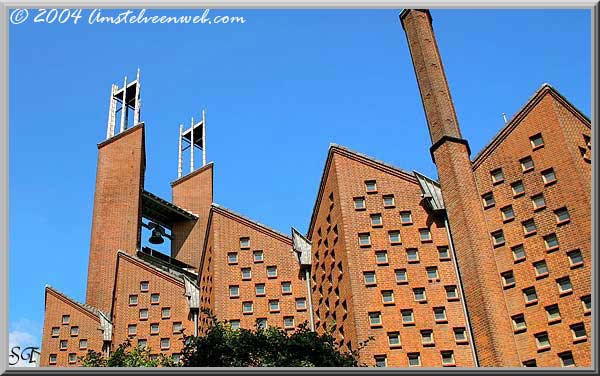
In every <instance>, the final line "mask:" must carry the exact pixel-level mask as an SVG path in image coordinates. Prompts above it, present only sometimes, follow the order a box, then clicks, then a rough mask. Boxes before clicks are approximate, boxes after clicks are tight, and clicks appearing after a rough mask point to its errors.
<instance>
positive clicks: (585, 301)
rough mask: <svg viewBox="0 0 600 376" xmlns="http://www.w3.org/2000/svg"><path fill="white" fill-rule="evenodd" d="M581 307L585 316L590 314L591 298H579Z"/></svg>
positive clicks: (587, 296) (589, 296)
mask: <svg viewBox="0 0 600 376" xmlns="http://www.w3.org/2000/svg"><path fill="white" fill-rule="evenodd" d="M581 305H582V306H583V312H584V313H585V314H587V313H590V312H592V296H591V295H586V296H582V297H581Z"/></svg>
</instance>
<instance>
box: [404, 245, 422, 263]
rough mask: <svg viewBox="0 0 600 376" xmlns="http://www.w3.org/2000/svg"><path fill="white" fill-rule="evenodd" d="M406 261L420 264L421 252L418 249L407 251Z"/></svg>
mask: <svg viewBox="0 0 600 376" xmlns="http://www.w3.org/2000/svg"><path fill="white" fill-rule="evenodd" d="M406 259H407V260H408V262H419V250H418V249H416V248H409V249H407V250H406Z"/></svg>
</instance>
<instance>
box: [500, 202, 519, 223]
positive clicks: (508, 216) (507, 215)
mask: <svg viewBox="0 0 600 376" xmlns="http://www.w3.org/2000/svg"><path fill="white" fill-rule="evenodd" d="M500 212H501V213H502V220H503V221H504V222H508V221H510V220H513V219H514V218H515V211H514V210H513V207H512V205H508V206H505V207H503V208H502V209H500Z"/></svg>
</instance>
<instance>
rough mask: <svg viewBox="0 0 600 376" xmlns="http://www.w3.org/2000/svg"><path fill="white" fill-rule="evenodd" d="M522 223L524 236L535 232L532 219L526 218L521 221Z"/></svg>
mask: <svg viewBox="0 0 600 376" xmlns="http://www.w3.org/2000/svg"><path fill="white" fill-rule="evenodd" d="M521 224H522V225H523V234H524V235H525V236H527V235H532V234H535V233H536V232H537V226H536V225H535V221H534V220H533V218H532V219H528V220H526V221H524V222H522V223H521Z"/></svg>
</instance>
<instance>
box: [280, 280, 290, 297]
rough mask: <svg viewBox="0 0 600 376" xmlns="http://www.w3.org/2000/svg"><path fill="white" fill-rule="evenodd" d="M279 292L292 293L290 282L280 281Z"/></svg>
mask: <svg viewBox="0 0 600 376" xmlns="http://www.w3.org/2000/svg"><path fill="white" fill-rule="evenodd" d="M281 293H282V294H291V293H292V282H281Z"/></svg>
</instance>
